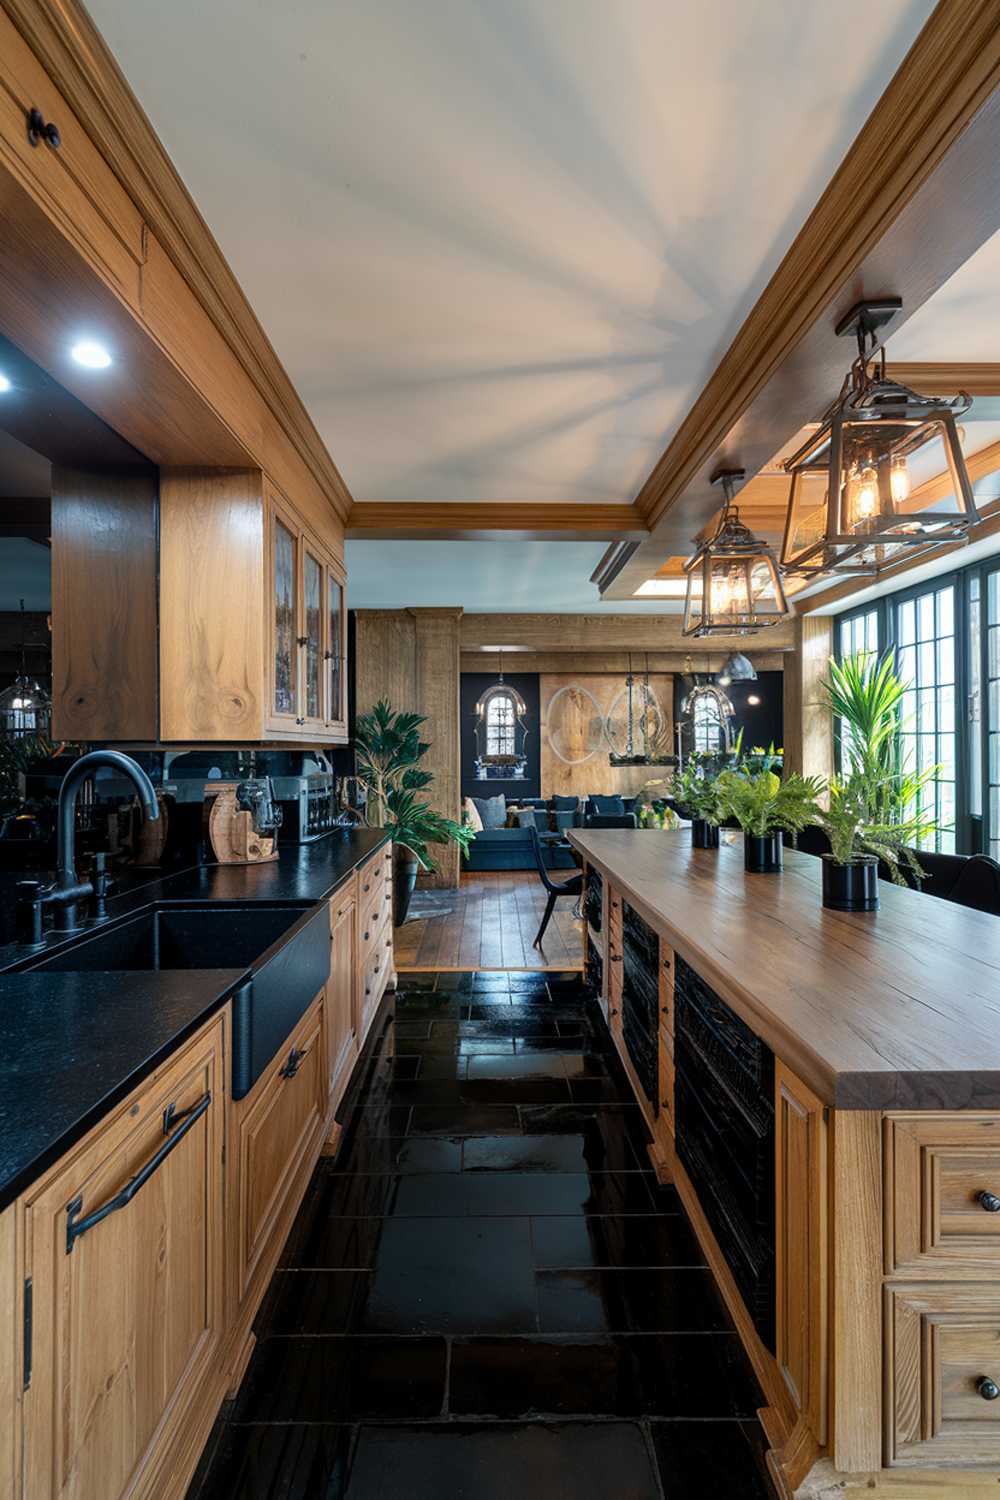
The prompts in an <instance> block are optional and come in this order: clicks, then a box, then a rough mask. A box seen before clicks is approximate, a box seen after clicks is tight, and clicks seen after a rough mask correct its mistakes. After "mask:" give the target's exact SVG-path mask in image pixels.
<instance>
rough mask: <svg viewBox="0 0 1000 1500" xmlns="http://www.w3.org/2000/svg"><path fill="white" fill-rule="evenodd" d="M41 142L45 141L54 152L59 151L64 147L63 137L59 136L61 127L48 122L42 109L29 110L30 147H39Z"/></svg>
mask: <svg viewBox="0 0 1000 1500" xmlns="http://www.w3.org/2000/svg"><path fill="white" fill-rule="evenodd" d="M39 141H45V142H46V143H47V144H48V145H50V146H51V147H52V149H53V151H58V150H59V147H60V146H61V145H62V136H61V135H60V134H59V126H58V125H53V123H52V121H51V120H49V121H48V122H46V119H45V116H44V115H43V114H42V112H41V110H40V109H29V110H28V145H29V146H37V145H38V142H39Z"/></svg>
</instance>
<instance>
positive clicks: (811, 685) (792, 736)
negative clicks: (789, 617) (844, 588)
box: [783, 615, 833, 777]
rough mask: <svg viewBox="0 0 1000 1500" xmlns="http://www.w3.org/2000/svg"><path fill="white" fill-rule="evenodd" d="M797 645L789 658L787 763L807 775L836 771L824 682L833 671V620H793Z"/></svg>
mask: <svg viewBox="0 0 1000 1500" xmlns="http://www.w3.org/2000/svg"><path fill="white" fill-rule="evenodd" d="M793 628H794V632H795V642H796V649H795V652H794V654H793V655H791V656H789V657H787V658H786V660H785V675H784V681H783V689H784V712H783V720H784V737H785V765H786V767H787V768H788V770H790V771H798V772H799V773H800V774H801V775H803V776H823V777H827V776H830V775H832V773H833V724H832V721H831V718H830V715H829V713H828V711H827V709H826V707H825V705H824V701H823V694H822V692H821V687H820V685H821V683H822V682H823V681H824V680H825V679H826V678H827V677H829V675H830V657H831V656H832V655H833V620H832V619H831V618H830V617H829V616H828V615H807V616H805V617H802V618H796V619H795V620H794V624H793Z"/></svg>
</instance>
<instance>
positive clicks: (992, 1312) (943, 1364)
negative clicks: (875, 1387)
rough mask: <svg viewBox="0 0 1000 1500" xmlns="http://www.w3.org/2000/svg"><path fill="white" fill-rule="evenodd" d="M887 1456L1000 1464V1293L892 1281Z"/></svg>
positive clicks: (925, 1462) (915, 1461)
mask: <svg viewBox="0 0 1000 1500" xmlns="http://www.w3.org/2000/svg"><path fill="white" fill-rule="evenodd" d="M885 1334H886V1337H885V1347H886V1388H887V1393H888V1400H887V1402H886V1410H885V1424H886V1432H885V1439H886V1444H885V1446H886V1453H885V1458H886V1462H887V1463H888V1464H890V1465H904V1464H912V1465H917V1466H926V1467H928V1468H930V1467H933V1466H935V1465H937V1464H948V1463H961V1464H987V1463H988V1464H994V1465H995V1464H997V1463H998V1462H1000V1399H997V1398H998V1395H1000V1291H998V1290H995V1289H994V1288H992V1287H983V1286H962V1287H957V1286H948V1287H944V1286H940V1285H933V1284H932V1285H927V1286H889V1287H887V1288H886V1293H885Z"/></svg>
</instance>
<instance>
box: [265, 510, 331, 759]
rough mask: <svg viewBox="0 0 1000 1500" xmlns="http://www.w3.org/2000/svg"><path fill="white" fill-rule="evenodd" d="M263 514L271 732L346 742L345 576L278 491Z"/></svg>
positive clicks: (280, 735)
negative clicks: (264, 525)
mask: <svg viewBox="0 0 1000 1500" xmlns="http://www.w3.org/2000/svg"><path fill="white" fill-rule="evenodd" d="M266 510H267V515H266V533H267V569H266V583H265V613H266V616H267V628H268V643H269V644H268V701H267V713H266V727H267V730H268V732H269V733H270V734H271V735H274V736H277V737H279V738H286V737H287V738H292V737H294V738H299V739H308V740H313V741H315V740H320V741H324V740H326V741H334V742H336V741H338V740H346V738H347V706H346V692H345V689H346V671H345V667H346V661H345V657H346V622H345V618H344V588H343V580H344V574H343V571H342V569H341V568H340V566H339V565H338V564H337V563H335V562H334V560H333V558H332V556H331V555H330V554H329V553H328V552H327V550H326V549H325V548H323V547H322V546H321V545H320V543H319V542H318V541H317V540H316V539H315V537H314V536H313V535H312V533H311V532H309V531H307V530H306V529H305V528H304V527H303V526H302V525H301V523H300V522H299V520H298V518H297V516H296V514H295V512H294V510H293V509H292V508H291V507H290V506H289V505H288V504H287V503H286V501H285V500H284V499H283V498H282V497H281V496H280V495H278V494H277V492H276V491H274V490H269V491H268V494H267V499H266Z"/></svg>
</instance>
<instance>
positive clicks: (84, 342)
mask: <svg viewBox="0 0 1000 1500" xmlns="http://www.w3.org/2000/svg"><path fill="white" fill-rule="evenodd" d="M70 353H71V354H72V356H73V358H74V359H75V360H76V362H77V364H78V365H83V366H84V367H85V368H86V369H88V370H106V369H107V368H108V365H109V364H110V363H111V355H110V354H109V353H108V351H107V349H105V347H104V345H103V344H99V343H98V342H97V341H96V339H81V340H80V342H79V343H78V344H74V345H73V347H72V349H71V350H70Z"/></svg>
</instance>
